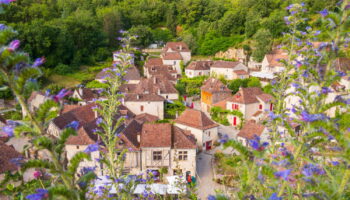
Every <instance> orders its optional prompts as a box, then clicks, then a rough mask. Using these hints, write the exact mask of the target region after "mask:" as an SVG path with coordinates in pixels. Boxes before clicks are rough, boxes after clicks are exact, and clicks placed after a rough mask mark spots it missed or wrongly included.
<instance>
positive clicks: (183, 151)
mask: <svg viewBox="0 0 350 200" xmlns="http://www.w3.org/2000/svg"><path fill="white" fill-rule="evenodd" d="M317 45H320V44H315V48H317ZM238 51H241V52H243V50H240V49H238V50H235V52H238ZM118 54H119V52H118V51H116V52H114V53H113V64H112V66H111V67H110V68H113V67H115V65H116V64H117V63H118V62H119V61H120V60H119V59H120V58H119V57H118ZM287 57H288V55H287V53H286V52H284V51H282V50H273V51H272V52H270V53H268V54H266V55H265V57H264V59H263V61H262V62H261V63H257V62H253V61H252V60H246V55H244V53H240V54H239V53H236V54H235V55H231V60H230V61H227V59H226V60H224V59H222V60H192V59H191V50H190V49H189V47H188V45H187V44H186V43H184V42H168V43H166V44H165V46H164V47H163V48H162V49H161V53H160V56H159V57H148V58H147V59H146V61H145V64H144V65H143V66H136V65H135V62H134V61H133V60H130V64H131V67H130V68H128V70H127V72H126V75H125V77H124V78H125V80H126V81H127V82H126V83H125V84H124V85H122V86H121V87H120V91H121V92H122V94H123V95H124V98H123V99H122V100H121V102H122V105H120V106H119V108H118V116H115V120H118V119H119V118H125V119H126V120H125V121H124V122H123V123H122V124H121V125H120V128H118V133H117V134H118V136H119V138H120V141H119V143H118V145H117V146H116V148H118V149H120V151H123V150H127V152H126V154H125V157H124V161H125V164H124V167H125V168H124V171H123V173H125V174H134V175H137V174H140V173H144V172H146V171H153V172H154V173H155V174H156V176H157V177H158V178H159V179H158V182H159V183H164V184H168V182H167V181H165V179H164V178H163V176H164V177H165V178H166V177H170V178H171V177H173V176H183V177H186V181H187V182H192V181H198V183H199V190H201V189H203V190H205V188H206V187H208V186H207V184H209V185H210V187H212V188H210V189H209V191H206V192H203V194H200V195H203V197H205V195H208V194H210V193H212V192H214V189H220V188H222V185H220V184H218V183H217V181H215V180H216V179H220V178H218V177H222V176H224V175H223V174H220V170H219V171H218V169H217V167H215V166H214V165H215V163H214V162H213V159H214V156H215V154H217V153H223V154H227V155H232V154H235V152H234V151H229V150H227V149H224V148H223V145H222V144H221V141H224V140H227V139H233V140H236V141H238V142H240V143H241V144H243V145H244V146H247V147H250V146H249V141H250V140H252V139H254V138H256V137H259V138H260V140H261V141H262V142H269V140H270V136H269V129H267V127H265V126H264V124H265V122H266V121H267V120H268V118H269V115H270V112H271V111H273V109H274V107H275V104H274V102H275V99H276V98H278V97H274V96H272V95H271V94H269V93H266V92H264V91H263V89H262V88H261V87H246V88H244V87H240V88H239V90H238V91H237V92H235V93H233V92H232V90H230V89H229V88H228V85H227V84H225V83H223V82H222V81H221V80H223V79H224V80H227V81H232V80H235V79H247V78H250V77H256V78H258V79H259V81H260V83H261V85H262V86H265V85H268V84H273V81H274V78H275V76H276V75H277V74H278V73H280V72H281V71H283V70H284V68H283V64H282V63H281V62H280V61H281V60H283V59H287ZM182 66H185V67H182ZM333 67H335V68H336V69H337V70H339V71H343V72H348V71H349V70H350V59H348V58H338V59H337V61H336V62H335V63H334V64H333ZM140 71H143V74H141V73H140ZM199 76H205V81H204V82H203V83H202V86H201V87H200V94H199V95H197V98H193V97H189V96H185V95H184V96H181V95H180V94H179V92H178V91H177V89H176V83H177V82H178V81H179V80H180V79H181V78H183V77H187V78H195V77H199ZM106 77H108V68H107V69H104V70H102V71H101V72H100V73H98V74H97V75H96V78H95V80H96V81H98V82H100V83H104V82H105V81H106V80H105V79H106ZM349 89H350V81H349V76H344V77H342V79H341V81H339V82H338V83H337V85H332V87H331V90H332V93H329V101H330V102H331V101H333V100H334V98H336V96H338V95H343V94H346V93H344V91H346V90H349ZM293 91H294V89H293V87H292V86H291V88H289V89H287V90H286V93H293ZM70 97H71V98H74V99H78V101H77V102H75V103H72V102H70V101H68V100H66V99H67V98H66V99H64V100H63V108H62V109H61V110H60V113H59V116H58V117H57V118H54V119H53V120H52V121H51V122H50V124H49V126H48V127H49V128H48V133H49V134H50V135H51V136H52V137H58V136H60V134H61V133H62V131H63V129H64V128H65V127H67V125H69V124H71V123H72V122H74V121H78V122H79V127H78V131H77V136H70V137H69V138H68V140H67V142H66V147H65V154H64V156H65V157H66V159H67V163H69V162H70V159H71V158H72V157H73V156H74V155H75V154H76V153H77V152H81V151H85V150H86V149H87V148H88V146H89V145H93V144H96V143H99V142H100V138H99V137H98V136H97V135H96V134H94V132H95V130H96V129H97V128H98V123H97V121H98V118H99V116H98V114H97V113H96V112H95V111H94V110H93V108H94V107H95V106H98V105H97V104H96V103H95V102H96V100H101V99H103V98H104V97H103V96H100V94H99V89H91V88H85V87H84V86H80V87H78V88H74V89H71V92H70ZM48 98H49V97H48V96H47V94H45V93H44V92H40V91H36V92H33V93H32V94H31V96H30V98H29V99H28V100H27V103H28V104H29V108H30V111H35V110H37V109H38V108H39V106H40V105H41V104H43V103H44V102H45V101H46V100H47V99H48ZM174 101H180V102H181V103H182V104H183V105H185V106H186V109H185V110H184V111H182V110H179V111H178V112H177V113H176V116H175V117H173V118H169V117H168V116H167V115H166V111H165V110H166V105H167V104H172V103H174ZM296 102H298V97H297V96H295V95H294V96H293V95H290V96H289V99H288V100H287V101H286V102H285V104H286V107H287V108H290V109H292V108H293V107H294V106H296V104H297V103H296ZM215 109H216V110H217V109H221V111H223V110H225V111H227V112H226V114H225V115H223V117H224V118H225V119H224V120H225V121H227V122H228V124H226V125H223V124H220V121H215V120H214V118H213V114H214V113H213V110H215ZM337 112H339V111H337ZM340 112H341V111H340ZM23 113H24V115H25V110H24V111H23ZM216 114H217V113H216ZM290 114H291V120H292V118H293V112H290ZM328 114H329V116H334V115H335V110H330V111H329V113H328ZM0 120H1V122H0V124H1V126H2V127H4V126H6V125H8V123H9V122H7V120H6V119H3V118H0ZM290 125H291V127H292V128H293V129H294V130H295V131H296V132H297V131H298V128H299V125H298V124H295V123H291V124H290ZM283 131H284V130H283V129H282V128H281V130H279V132H281V133H282V134H283ZM0 136H1V137H0V139H1V141H0V149H1V150H0V163H3V164H2V167H1V169H0V173H2V174H3V173H4V172H6V171H7V170H10V171H15V170H18V167H17V166H16V165H14V164H12V163H11V159H14V158H18V157H23V159H26V158H28V157H34V158H45V157H47V156H48V155H46V154H45V152H40V151H39V152H28V151H24V152H25V154H20V152H23V144H22V143H21V142H23V141H22V140H21V141H19V140H18V139H16V138H8V137H7V136H6V134H5V133H1V132H0ZM285 143H286V146H289V145H290V144H288V139H287V138H286V140H285ZM47 158H48V157H47ZM98 158H100V155H99V152H98V151H97V152H94V153H92V160H91V161H84V162H82V163H81V164H80V166H79V168H80V169H83V168H86V167H91V168H94V169H95V172H96V174H97V175H98V176H104V175H106V172H105V171H104V166H103V165H101V164H100V163H98V162H97V160H98ZM48 159H49V158H48ZM0 177H3V175H1V176H0ZM161 177H162V178H161ZM29 179H30V178H29ZM203 182H206V184H203Z"/></svg>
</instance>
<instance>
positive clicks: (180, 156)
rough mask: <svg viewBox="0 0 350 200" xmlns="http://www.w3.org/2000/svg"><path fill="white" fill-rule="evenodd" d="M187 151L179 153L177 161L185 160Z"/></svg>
mask: <svg viewBox="0 0 350 200" xmlns="http://www.w3.org/2000/svg"><path fill="white" fill-rule="evenodd" d="M187 158H188V155H187V151H179V160H187Z"/></svg>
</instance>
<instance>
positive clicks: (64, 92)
mask: <svg viewBox="0 0 350 200" xmlns="http://www.w3.org/2000/svg"><path fill="white" fill-rule="evenodd" d="M70 93H71V91H69V90H66V89H62V90H61V91H59V92H58V94H57V95H55V96H53V97H52V98H53V100H54V101H56V102H59V101H60V100H62V99H63V98H64V97H65V96H67V95H69V94H70Z"/></svg>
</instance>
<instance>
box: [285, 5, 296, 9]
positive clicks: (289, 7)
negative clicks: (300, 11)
mask: <svg viewBox="0 0 350 200" xmlns="http://www.w3.org/2000/svg"><path fill="white" fill-rule="evenodd" d="M293 6H294V4H290V5H289V6H287V7H286V9H287V10H290V9H292V8H293Z"/></svg>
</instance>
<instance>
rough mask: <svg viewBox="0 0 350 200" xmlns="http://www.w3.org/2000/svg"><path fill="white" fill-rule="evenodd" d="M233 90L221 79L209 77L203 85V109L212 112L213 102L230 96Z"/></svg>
mask: <svg viewBox="0 0 350 200" xmlns="http://www.w3.org/2000/svg"><path fill="white" fill-rule="evenodd" d="M231 95H232V94H231V90H230V89H228V88H227V86H226V85H224V84H223V83H222V82H221V81H220V80H217V79H215V78H209V79H208V80H206V81H205V82H204V83H203V86H202V87H201V110H202V111H204V112H210V109H211V107H212V105H213V104H215V103H218V102H220V101H222V100H224V99H226V98H228V97H230V96H231Z"/></svg>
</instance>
